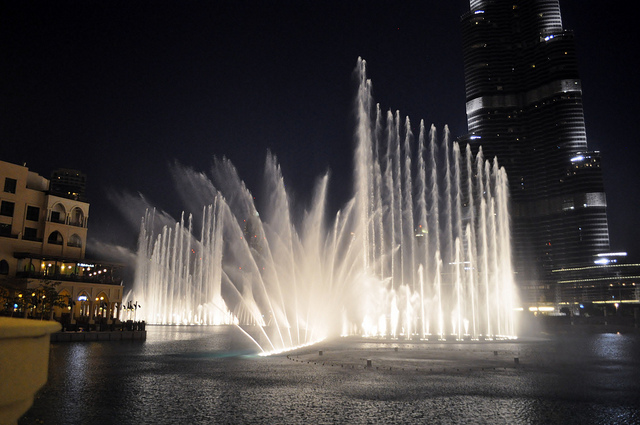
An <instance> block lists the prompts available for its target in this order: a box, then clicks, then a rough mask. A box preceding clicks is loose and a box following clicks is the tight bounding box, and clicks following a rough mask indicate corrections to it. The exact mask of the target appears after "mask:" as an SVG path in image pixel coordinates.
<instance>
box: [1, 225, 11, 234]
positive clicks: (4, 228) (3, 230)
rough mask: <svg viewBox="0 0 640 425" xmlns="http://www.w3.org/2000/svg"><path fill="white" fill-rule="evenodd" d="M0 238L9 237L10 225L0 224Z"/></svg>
mask: <svg viewBox="0 0 640 425" xmlns="http://www.w3.org/2000/svg"><path fill="white" fill-rule="evenodd" d="M0 236H11V225H10V224H4V223H0Z"/></svg>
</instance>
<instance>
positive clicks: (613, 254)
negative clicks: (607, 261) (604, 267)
mask: <svg viewBox="0 0 640 425" xmlns="http://www.w3.org/2000/svg"><path fill="white" fill-rule="evenodd" d="M626 256H627V253H626V252H609V253H602V254H598V257H626Z"/></svg>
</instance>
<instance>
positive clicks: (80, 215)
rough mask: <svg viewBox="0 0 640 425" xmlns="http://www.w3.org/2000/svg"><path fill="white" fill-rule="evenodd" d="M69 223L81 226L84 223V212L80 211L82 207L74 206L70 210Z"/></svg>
mask: <svg viewBox="0 0 640 425" xmlns="http://www.w3.org/2000/svg"><path fill="white" fill-rule="evenodd" d="M69 224H71V225H72V226H78V227H82V226H83V225H84V212H82V208H80V207H75V208H74V209H73V210H71V223H69Z"/></svg>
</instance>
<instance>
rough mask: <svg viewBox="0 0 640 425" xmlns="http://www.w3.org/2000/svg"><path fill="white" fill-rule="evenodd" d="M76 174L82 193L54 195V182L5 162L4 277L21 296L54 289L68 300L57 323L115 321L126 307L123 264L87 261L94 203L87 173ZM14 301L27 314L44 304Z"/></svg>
mask: <svg viewBox="0 0 640 425" xmlns="http://www.w3.org/2000/svg"><path fill="white" fill-rule="evenodd" d="M75 173H77V175H78V176H79V175H82V190H81V191H80V190H72V191H71V192H70V193H66V192H65V191H63V193H61V192H56V193H55V194H54V193H53V192H52V191H51V190H50V181H49V180H48V179H46V178H44V177H42V176H40V175H38V174H37V173H34V172H32V171H29V169H28V168H27V167H25V166H20V165H16V164H11V163H8V162H4V161H0V185H1V186H0V189H2V191H0V279H2V280H4V282H5V283H7V282H10V281H11V282H13V283H12V286H11V287H12V289H14V290H18V289H19V290H20V291H19V292H20V298H23V297H36V292H37V291H36V289H38V288H41V287H43V286H51V287H54V288H55V290H56V292H57V294H58V295H59V298H60V299H61V301H63V302H60V303H58V304H60V305H58V306H56V307H55V308H54V309H53V311H52V314H53V315H54V316H55V317H56V318H57V319H60V320H66V321H68V322H69V323H75V322H76V321H79V322H87V323H94V322H96V321H99V322H104V323H110V322H111V318H112V317H117V311H118V309H119V308H121V303H122V293H123V287H122V284H121V280H120V279H119V278H118V276H117V272H118V270H119V269H120V266H119V265H116V264H109V263H105V262H96V261H90V260H87V259H85V250H86V241H87V223H88V218H89V203H88V202H86V201H85V200H84V175H83V174H82V173H79V172H74V175H76V174H75ZM67 187H71V186H69V185H67ZM80 194H81V196H79V195H80ZM31 290H34V291H33V292H32V293H31ZM14 295H15V297H17V296H18V295H16V294H14ZM43 295H44V294H43ZM10 301H11V302H9V303H8V308H11V306H12V305H13V308H14V309H19V310H21V311H20V312H19V313H20V314H22V315H29V314H31V313H30V312H29V311H26V310H27V309H31V310H33V309H34V308H35V307H34V306H36V305H37V304H38V303H39V302H41V300H36V299H33V300H31V298H29V302H28V303H26V304H23V302H24V299H21V300H19V299H17V298H16V299H15V300H10ZM12 303H13V304H12ZM25 305H29V306H31V307H25Z"/></svg>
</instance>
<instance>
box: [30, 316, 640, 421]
mask: <svg viewBox="0 0 640 425" xmlns="http://www.w3.org/2000/svg"><path fill="white" fill-rule="evenodd" d="M148 328H149V329H148V338H147V340H146V341H112V342H92V343H89V342H82V343H57V344H53V345H52V347H51V357H50V365H49V369H50V373H49V381H48V383H47V385H46V386H45V388H44V389H43V390H42V391H41V393H40V394H39V396H38V397H37V398H36V400H35V402H34V405H33V407H32V408H31V410H29V412H27V414H26V415H25V416H24V417H23V418H22V419H21V420H20V422H19V423H20V424H42V423H44V424H212V423H224V424H245V423H251V424H263V423H264V424H280V423H292V424H318V423H335V424H343V423H345V424H346V423H349V424H365V423H374V424H375V423H385V424H386V423H492V424H493V423H505V424H511V423H545V424H546V423H563V424H566V423H576V424H587V423H595V424H614V423H621V424H622V423H640V401H639V399H640V336H639V335H638V334H637V333H635V334H626V335H620V334H596V335H582V336H577V335H565V336H562V337H555V338H552V339H549V340H545V341H522V342H515V343H514V342H510V343H484V344H449V343H440V344H432V343H430V344H411V343H402V342H396V343H395V344H391V345H390V344H388V343H380V342H375V341H373V342H366V343H363V342H360V341H351V340H349V341H346V340H337V341H332V342H328V343H323V344H320V345H319V346H316V347H313V348H307V349H304V350H300V351H298V352H296V353H295V354H292V355H291V356H290V357H287V356H286V355H284V354H283V355H279V356H272V357H260V356H257V355H255V345H253V344H252V343H251V342H249V341H248V339H247V338H246V337H244V336H243V335H242V334H240V333H239V332H238V331H237V330H234V329H233V328H231V327H148ZM395 347H399V350H398V351H394V348H395ZM319 349H322V350H324V353H323V356H322V357H319V352H318V350H319ZM513 357H518V358H519V364H518V365H514V359H513ZM367 358H373V359H374V360H373V361H374V365H376V366H378V365H380V366H381V367H380V370H378V369H376V368H365V367H364V365H365V364H366V363H365V362H366V359H367ZM294 359H295V361H294ZM321 361H322V362H323V363H324V362H326V364H322V363H321ZM383 366H384V367H383ZM387 366H392V367H391V369H392V370H384V369H385V368H386V367H387ZM496 366H497V367H496ZM502 366H505V367H502ZM402 368H405V369H406V370H402Z"/></svg>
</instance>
